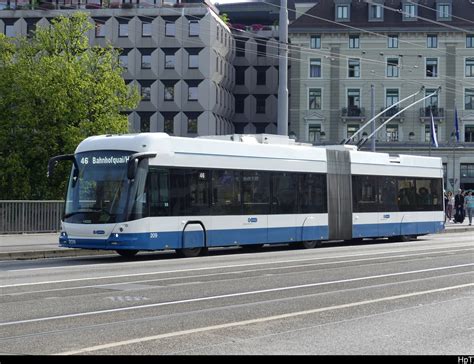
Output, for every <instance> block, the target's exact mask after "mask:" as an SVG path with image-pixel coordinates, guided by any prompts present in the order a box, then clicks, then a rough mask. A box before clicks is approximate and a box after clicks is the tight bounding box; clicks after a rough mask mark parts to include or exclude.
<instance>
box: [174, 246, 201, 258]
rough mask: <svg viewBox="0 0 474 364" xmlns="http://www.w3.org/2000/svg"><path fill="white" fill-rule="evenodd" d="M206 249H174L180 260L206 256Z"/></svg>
mask: <svg viewBox="0 0 474 364" xmlns="http://www.w3.org/2000/svg"><path fill="white" fill-rule="evenodd" d="M207 251H208V250H207V248H184V249H176V254H177V255H178V257H180V258H195V257H198V256H200V255H204V254H207Z"/></svg>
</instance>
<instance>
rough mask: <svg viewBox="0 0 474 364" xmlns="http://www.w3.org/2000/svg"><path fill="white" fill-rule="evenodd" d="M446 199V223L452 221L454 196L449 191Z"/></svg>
mask: <svg viewBox="0 0 474 364" xmlns="http://www.w3.org/2000/svg"><path fill="white" fill-rule="evenodd" d="M446 199H447V200H448V201H447V203H446V216H447V217H448V221H451V220H452V219H453V211H454V196H453V193H452V192H451V191H448V194H447V196H446Z"/></svg>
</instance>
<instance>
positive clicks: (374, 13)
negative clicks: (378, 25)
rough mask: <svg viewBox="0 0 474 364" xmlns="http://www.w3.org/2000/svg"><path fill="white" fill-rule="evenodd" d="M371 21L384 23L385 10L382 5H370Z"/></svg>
mask: <svg viewBox="0 0 474 364" xmlns="http://www.w3.org/2000/svg"><path fill="white" fill-rule="evenodd" d="M369 20H370V21H377V20H378V21H382V20H383V8H382V5H377V4H370V5H369Z"/></svg>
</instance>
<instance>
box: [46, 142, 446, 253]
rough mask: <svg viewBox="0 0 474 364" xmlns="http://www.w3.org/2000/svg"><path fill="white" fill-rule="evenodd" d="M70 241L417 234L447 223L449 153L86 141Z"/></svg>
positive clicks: (137, 246) (304, 242)
mask: <svg viewBox="0 0 474 364" xmlns="http://www.w3.org/2000/svg"><path fill="white" fill-rule="evenodd" d="M60 160H71V161H72V162H73V166H72V171H71V176H70V179H69V185H68V190H67V196H66V204H65V211H64V216H63V219H62V231H61V234H60V237H59V244H60V246H62V247H70V248H83V249H110V250H115V251H117V252H118V253H119V254H120V255H123V256H133V255H135V254H136V253H137V252H138V251H153V250H168V249H171V250H173V249H174V250H176V252H177V253H178V254H180V255H182V256H187V257H189V256H197V255H199V254H202V253H203V252H205V251H206V250H207V249H208V248H209V247H215V246H242V247H247V248H256V247H260V246H262V245H263V244H281V243H288V244H295V245H299V246H302V247H305V248H313V247H316V246H317V245H319V244H320V243H321V242H322V241H327V240H351V239H352V240H355V239H357V240H362V239H363V238H382V237H385V238H389V239H391V240H409V239H413V238H416V237H417V236H419V235H425V234H430V233H436V232H439V231H440V230H442V229H444V213H443V188H442V186H443V181H442V178H443V170H442V164H441V159H440V158H431V157H420V156H410V155H389V154H385V153H373V152H363V151H358V150H357V148H356V147H354V146H348V145H335V146H329V147H315V146H312V145H304V144H298V143H295V141H294V140H292V139H290V138H288V137H282V136H277V135H266V134H258V135H240V134H235V135H228V136H217V137H197V138H180V137H172V136H169V135H167V134H164V133H142V134H133V135H132V134H130V135H103V136H94V137H90V138H87V139H85V140H84V141H83V142H81V143H80V144H79V146H78V147H77V149H76V151H75V153H74V154H73V155H61V156H56V157H53V158H51V160H50V162H49V165H48V173H49V174H50V173H52V171H53V168H54V166H55V165H56V163H57V162H58V161H60Z"/></svg>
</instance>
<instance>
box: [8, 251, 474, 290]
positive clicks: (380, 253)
mask: <svg viewBox="0 0 474 364" xmlns="http://www.w3.org/2000/svg"><path fill="white" fill-rule="evenodd" d="M460 247H466V248H469V247H472V244H468V245H466V244H461V245H453V246H451V247H450V248H460ZM446 248H448V247H443V248H434V250H435V251H428V252H427V253H436V252H437V250H442V249H446ZM420 250H422V251H423V250H431V249H427V248H415V249H402V250H390V251H377V252H374V253H362V254H350V255H336V256H326V257H312V258H304V259H289V260H277V261H272V262H256V263H246V264H233V265H218V266H215V267H201V268H189V269H176V270H168V271H155V272H144V273H134V274H119V275H110V276H99V277H88V278H75V279H63V280H54V281H42V282H29V283H17V284H7V285H2V286H0V288H9V287H24V286H37V285H41V284H56V283H68V282H81V281H88V280H99V279H112V278H124V277H136V276H147V275H154V274H170V273H184V272H195V271H201V270H212V269H227V268H239V267H250V266H255V265H271V264H284V263H298V262H305V261H315V260H326V259H339V258H350V257H360V256H371V255H380V259H383V258H390V256H388V257H385V256H383V255H385V254H392V253H410V252H417V251H420ZM138 263H139V264H142V263H143V262H138ZM153 263H154V264H156V262H153ZM133 264H135V265H136V264H137V262H135V263H133ZM85 267H87V266H81V267H79V268H81V270H84V269H85ZM59 268H61V267H59ZM34 269H36V268H34ZM11 272H12V271H8V273H11Z"/></svg>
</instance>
